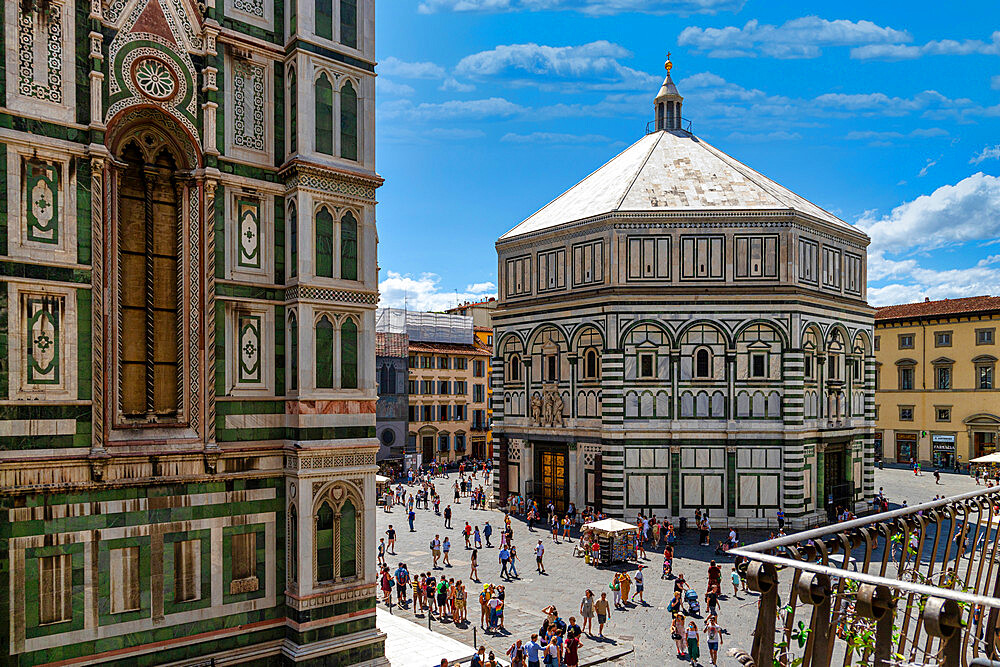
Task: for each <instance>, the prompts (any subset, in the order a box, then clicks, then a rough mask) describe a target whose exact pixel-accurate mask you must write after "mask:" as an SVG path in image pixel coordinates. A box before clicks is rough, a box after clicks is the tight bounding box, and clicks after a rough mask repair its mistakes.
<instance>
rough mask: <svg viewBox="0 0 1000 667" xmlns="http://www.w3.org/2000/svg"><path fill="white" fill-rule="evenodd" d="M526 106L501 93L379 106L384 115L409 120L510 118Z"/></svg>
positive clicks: (386, 117) (406, 101) (388, 103)
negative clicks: (508, 98)
mask: <svg viewBox="0 0 1000 667" xmlns="http://www.w3.org/2000/svg"><path fill="white" fill-rule="evenodd" d="M524 111H525V108H524V107H522V106H520V105H518V104H514V103H513V102H511V101H509V100H506V99H504V98H502V97H489V98H486V99H480V100H448V101H447V102H422V103H420V104H414V103H413V102H411V101H410V100H394V101H392V102H386V103H385V104H382V105H381V106H380V107H379V113H380V115H381V118H383V119H386V120H388V119H393V118H405V119H406V120H409V121H419V120H441V119H446V118H448V119H462V118H466V119H470V118H471V119H482V118H495V117H500V118H507V117H510V116H514V115H517V114H520V113H522V112H524Z"/></svg>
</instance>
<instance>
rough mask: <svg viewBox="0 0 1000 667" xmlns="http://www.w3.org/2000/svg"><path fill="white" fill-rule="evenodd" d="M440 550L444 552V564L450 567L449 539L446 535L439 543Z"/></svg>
mask: <svg viewBox="0 0 1000 667" xmlns="http://www.w3.org/2000/svg"><path fill="white" fill-rule="evenodd" d="M441 550H442V551H443V552H444V564H445V565H447V566H448V567H451V562H450V561H449V560H448V552H449V551H451V540H449V539H448V536H447V535H445V536H444V542H442V543H441Z"/></svg>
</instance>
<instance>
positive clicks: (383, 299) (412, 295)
mask: <svg viewBox="0 0 1000 667" xmlns="http://www.w3.org/2000/svg"><path fill="white" fill-rule="evenodd" d="M378 291H379V307H382V308H386V307H391V308H402V307H403V306H404V305H405V306H406V307H407V308H409V309H410V310H425V311H441V310H446V309H448V308H451V307H453V306H455V305H456V303H460V302H462V301H482V300H484V299H488V298H489V297H496V285H495V284H494V283H493V282H489V281H487V282H480V283H473V284H471V285H466V286H465V288H464V289H463V290H452V291H443V290H442V288H441V276H439V275H437V274H436V273H421V274H420V275H418V276H414V275H412V274H409V273H405V274H403V273H397V272H395V271H387V272H386V278H385V280H383V281H381V282H379V284H378Z"/></svg>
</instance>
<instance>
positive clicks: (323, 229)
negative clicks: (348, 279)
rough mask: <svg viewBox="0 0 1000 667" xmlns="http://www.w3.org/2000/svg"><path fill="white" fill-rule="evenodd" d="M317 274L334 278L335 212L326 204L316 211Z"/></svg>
mask: <svg viewBox="0 0 1000 667" xmlns="http://www.w3.org/2000/svg"><path fill="white" fill-rule="evenodd" d="M316 275H317V276H319V277H321V278H333V214H332V213H331V212H330V209H328V208H327V207H326V206H323V207H320V209H319V211H317V213H316Z"/></svg>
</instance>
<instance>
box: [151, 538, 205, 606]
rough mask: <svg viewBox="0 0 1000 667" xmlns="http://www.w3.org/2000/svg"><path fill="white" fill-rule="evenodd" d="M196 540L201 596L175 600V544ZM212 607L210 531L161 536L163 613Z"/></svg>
mask: <svg viewBox="0 0 1000 667" xmlns="http://www.w3.org/2000/svg"><path fill="white" fill-rule="evenodd" d="M191 540H198V541H199V542H200V547H199V549H200V559H199V561H200V562H199V567H200V570H201V594H200V595H199V596H198V598H197V599H195V600H187V601H183V600H181V601H178V600H177V582H176V580H175V574H176V563H175V556H176V551H175V548H176V547H175V546H174V545H175V544H177V543H179V542H188V541H191ZM211 606H212V531H211V529H209V528H206V529H204V530H188V531H184V532H179V533H167V534H165V535H164V536H163V613H164V614H165V615H169V614H176V613H177V612H181V611H189V610H191V609H204V608H205V607H211Z"/></svg>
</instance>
